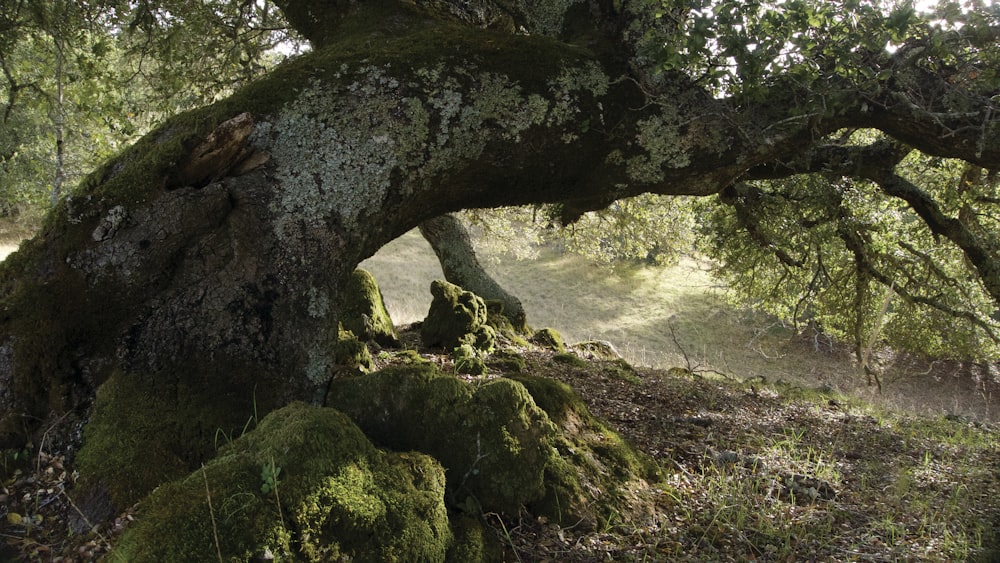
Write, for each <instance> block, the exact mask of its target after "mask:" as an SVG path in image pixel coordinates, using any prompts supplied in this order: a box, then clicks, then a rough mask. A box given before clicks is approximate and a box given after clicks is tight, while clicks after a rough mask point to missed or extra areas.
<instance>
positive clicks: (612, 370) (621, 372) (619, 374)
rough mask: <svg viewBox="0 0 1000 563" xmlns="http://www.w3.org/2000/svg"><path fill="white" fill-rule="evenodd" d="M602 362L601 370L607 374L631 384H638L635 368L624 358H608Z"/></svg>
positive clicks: (637, 373)
mask: <svg viewBox="0 0 1000 563" xmlns="http://www.w3.org/2000/svg"><path fill="white" fill-rule="evenodd" d="M603 364H604V365H603V371H604V373H606V374H607V375H609V376H611V377H613V378H615V379H621V380H622V381H627V382H629V383H631V384H633V385H638V384H639V372H637V371H635V368H634V367H632V365H631V364H629V363H628V362H626V361H625V360H622V359H618V360H610V361H607V362H603Z"/></svg>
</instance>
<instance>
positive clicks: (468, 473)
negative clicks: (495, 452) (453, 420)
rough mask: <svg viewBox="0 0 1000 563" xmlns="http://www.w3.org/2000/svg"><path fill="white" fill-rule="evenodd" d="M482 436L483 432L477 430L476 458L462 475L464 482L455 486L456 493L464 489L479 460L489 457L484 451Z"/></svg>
mask: <svg viewBox="0 0 1000 563" xmlns="http://www.w3.org/2000/svg"><path fill="white" fill-rule="evenodd" d="M480 438H481V434H480V433H479V432H476V459H474V460H472V465H470V466H469V470H468V471H466V472H465V475H463V476H462V482H461V483H459V484H458V486H457V487H455V492H456V493H457V492H458V491H460V490H462V488H463V487H465V482H466V481H468V480H469V477H470V476H471V475H472V472H473V471H475V470H476V466H477V465H479V462H480V461H483V460H484V459H486V458H487V457H489V454H484V453H482V444H481V442H480Z"/></svg>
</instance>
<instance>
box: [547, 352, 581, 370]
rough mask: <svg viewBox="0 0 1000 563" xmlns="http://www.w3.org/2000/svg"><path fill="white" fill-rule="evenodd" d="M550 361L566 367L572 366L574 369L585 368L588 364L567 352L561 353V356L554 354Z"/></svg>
mask: <svg viewBox="0 0 1000 563" xmlns="http://www.w3.org/2000/svg"><path fill="white" fill-rule="evenodd" d="M552 361H553V362H556V363H557V364H565V365H567V366H572V367H575V368H585V367H587V366H588V365H590V364H588V363H587V361H586V360H584V359H583V358H581V357H580V356H577V355H576V354H571V353H569V352H563V353H561V354H556V355H554V356H552Z"/></svg>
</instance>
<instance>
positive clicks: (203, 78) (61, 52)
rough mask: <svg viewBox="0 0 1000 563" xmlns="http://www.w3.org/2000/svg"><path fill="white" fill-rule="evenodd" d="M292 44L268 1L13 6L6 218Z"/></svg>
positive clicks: (7, 38) (7, 47)
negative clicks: (277, 49) (59, 153)
mask: <svg viewBox="0 0 1000 563" xmlns="http://www.w3.org/2000/svg"><path fill="white" fill-rule="evenodd" d="M286 38H288V34H287V33H285V32H284V31H283V23H282V22H281V20H280V18H279V16H278V14H277V9H276V8H275V7H274V6H273V5H272V4H270V3H232V2H221V3H220V2H214V3H210V4H204V3H197V4H191V3H188V2H183V3H182V2H172V1H169V0H168V1H166V2H157V3H156V4H155V5H153V4H151V3H147V2H141V3H133V2H123V1H118V0H107V1H104V2H99V3H96V4H94V3H91V4H86V5H85V4H81V3H79V2H71V1H68V0H42V1H36V2H10V3H5V5H4V7H2V8H0V53H2V55H0V70H2V72H0V104H2V109H0V124H2V126H0V215H10V214H15V213H18V212H20V211H23V210H24V209H26V208H27V209H31V208H38V207H44V206H47V204H48V199H49V195H50V192H51V191H52V190H53V187H54V186H55V185H56V184H57V183H62V184H63V185H64V186H66V187H69V186H72V185H74V184H76V183H77V182H78V181H79V180H80V179H81V178H82V177H83V175H84V174H85V173H87V172H88V171H90V170H92V169H93V168H94V167H96V166H97V165H98V164H99V163H100V162H102V161H103V160H105V159H107V158H109V157H110V156H112V155H113V154H115V153H117V152H118V151H119V150H120V149H121V148H122V147H124V146H126V145H127V144H128V143H129V142H131V141H133V140H135V139H136V138H137V137H138V136H139V135H141V134H143V133H145V132H147V131H149V130H150V129H151V128H152V127H153V126H154V125H155V124H156V123H158V122H160V121H162V120H163V119H164V118H165V117H167V116H169V115H172V114H174V113H176V112H178V111H180V110H183V109H188V108H191V107H194V106H198V105H202V104H204V103H206V102H209V101H214V100H216V99H219V97H220V96H222V95H225V94H227V93H230V92H232V91H233V90H234V89H235V87H237V86H238V85H240V84H242V83H245V82H247V81H249V80H250V79H252V78H255V77H257V76H260V75H261V74H262V73H263V72H264V71H265V70H266V69H267V68H269V67H270V66H272V65H273V64H274V63H275V62H277V60H278V58H279V57H277V56H276V55H274V54H273V53H271V52H269V50H270V49H271V48H272V47H274V46H275V45H276V44H277V43H278V42H279V41H282V40H283V39H286ZM57 135H61V136H62V138H63V140H62V143H61V144H62V151H63V153H64V154H63V156H62V159H61V161H60V159H59V157H58V156H57ZM57 174H60V175H61V178H60V179H59V180H57ZM63 190H65V188H63Z"/></svg>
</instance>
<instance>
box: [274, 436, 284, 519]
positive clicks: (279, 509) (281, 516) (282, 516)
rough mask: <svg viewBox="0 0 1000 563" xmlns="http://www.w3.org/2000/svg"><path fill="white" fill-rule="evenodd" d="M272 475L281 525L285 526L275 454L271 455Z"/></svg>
mask: <svg viewBox="0 0 1000 563" xmlns="http://www.w3.org/2000/svg"><path fill="white" fill-rule="evenodd" d="M271 475H274V487H273V488H274V502H275V503H277V505H278V519H279V520H280V521H281V527H282V529H284V527H285V516H284V515H283V514H282V513H281V499H280V498H278V474H277V473H276V472H275V466H274V455H273V454H272V455H271Z"/></svg>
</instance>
